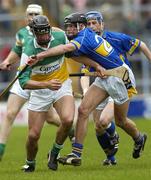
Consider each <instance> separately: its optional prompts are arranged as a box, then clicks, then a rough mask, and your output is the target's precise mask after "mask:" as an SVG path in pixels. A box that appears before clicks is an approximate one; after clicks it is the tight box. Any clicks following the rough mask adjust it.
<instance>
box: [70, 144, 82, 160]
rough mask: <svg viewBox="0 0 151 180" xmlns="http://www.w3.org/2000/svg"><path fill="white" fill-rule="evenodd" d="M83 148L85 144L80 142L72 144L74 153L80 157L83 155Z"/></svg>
mask: <svg viewBox="0 0 151 180" xmlns="http://www.w3.org/2000/svg"><path fill="white" fill-rule="evenodd" d="M82 150H83V145H82V144H79V143H73V144H72V153H73V154H75V155H76V156H78V157H81V155H82Z"/></svg>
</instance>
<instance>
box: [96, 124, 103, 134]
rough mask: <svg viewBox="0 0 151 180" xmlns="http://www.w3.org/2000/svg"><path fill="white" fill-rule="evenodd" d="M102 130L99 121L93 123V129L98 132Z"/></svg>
mask: <svg viewBox="0 0 151 180" xmlns="http://www.w3.org/2000/svg"><path fill="white" fill-rule="evenodd" d="M103 130H104V128H103V127H102V125H101V123H100V122H96V123H95V131H96V132H97V133H100V132H102V131H103Z"/></svg>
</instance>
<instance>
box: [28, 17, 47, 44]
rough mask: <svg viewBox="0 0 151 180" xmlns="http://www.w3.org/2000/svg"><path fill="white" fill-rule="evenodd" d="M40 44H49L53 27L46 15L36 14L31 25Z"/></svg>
mask: <svg viewBox="0 0 151 180" xmlns="http://www.w3.org/2000/svg"><path fill="white" fill-rule="evenodd" d="M29 26H30V27H31V30H32V32H33V34H34V36H35V39H36V41H37V43H38V44H39V45H47V44H48V43H49V42H50V40H51V33H50V31H51V27H50V24H49V20H48V18H47V17H46V16H42V15H38V16H35V17H34V18H33V20H32V22H31V23H30V25H29Z"/></svg>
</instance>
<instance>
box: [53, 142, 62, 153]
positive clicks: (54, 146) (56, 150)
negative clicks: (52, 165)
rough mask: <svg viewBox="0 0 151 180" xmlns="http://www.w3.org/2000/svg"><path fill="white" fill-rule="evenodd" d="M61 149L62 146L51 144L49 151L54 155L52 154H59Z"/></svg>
mask: <svg viewBox="0 0 151 180" xmlns="http://www.w3.org/2000/svg"><path fill="white" fill-rule="evenodd" d="M62 148H63V144H57V143H54V144H53V147H52V149H51V152H52V153H54V154H59V152H60V150H61V149H62Z"/></svg>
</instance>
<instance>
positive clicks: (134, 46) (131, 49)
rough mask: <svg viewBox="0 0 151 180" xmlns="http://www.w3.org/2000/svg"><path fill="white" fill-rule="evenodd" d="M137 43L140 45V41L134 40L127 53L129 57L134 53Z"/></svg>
mask: <svg viewBox="0 0 151 180" xmlns="http://www.w3.org/2000/svg"><path fill="white" fill-rule="evenodd" d="M139 43H140V40H138V39H136V41H135V43H134V45H133V46H132V47H131V48H130V50H129V51H128V53H129V55H131V54H132V53H133V52H134V51H135V49H136V48H137V47H138V45H139Z"/></svg>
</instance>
